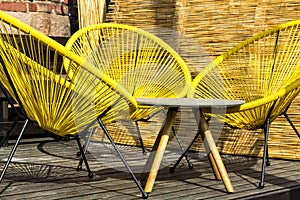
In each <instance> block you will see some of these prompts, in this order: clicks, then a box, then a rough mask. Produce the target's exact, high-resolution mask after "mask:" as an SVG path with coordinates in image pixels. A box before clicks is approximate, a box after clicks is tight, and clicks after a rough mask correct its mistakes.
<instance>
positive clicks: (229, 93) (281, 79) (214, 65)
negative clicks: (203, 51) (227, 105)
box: [188, 20, 300, 129]
mask: <svg viewBox="0 0 300 200" xmlns="http://www.w3.org/2000/svg"><path fill="white" fill-rule="evenodd" d="M299 24H300V21H299V20H298V21H293V22H289V23H286V24H282V25H279V26H277V27H274V28H272V29H270V30H267V31H264V32H261V33H259V34H257V35H255V36H253V37H251V38H249V39H247V40H245V41H244V42H242V43H240V44H238V45H237V46H236V47H234V48H232V49H231V50H229V51H228V52H226V53H224V54H222V55H221V56H219V57H217V58H216V59H215V60H214V61H213V62H211V63H210V64H209V65H208V66H207V67H206V68H205V69H204V70H203V71H201V72H200V73H199V74H198V75H197V77H196V78H195V79H194V80H193V82H192V86H191V87H192V89H191V90H190V92H189V94H188V96H189V97H197V98H220V99H239V100H244V101H245V102H246V103H245V104H243V105H241V107H240V110H239V112H235V113H230V114H227V115H226V117H224V116H218V115H216V117H218V118H220V119H221V120H223V121H225V122H226V123H228V124H230V125H231V126H235V127H239V128H245V129H257V128H262V127H263V125H264V123H265V121H266V118H267V116H268V114H270V116H271V121H273V120H275V119H276V118H277V117H278V116H279V115H280V114H281V113H282V112H283V111H284V110H285V109H286V108H287V106H288V105H289V104H290V103H291V102H292V101H293V99H294V98H295V96H296V95H298V93H299V91H300V90H299V86H300V80H299V78H300V76H299V75H300V27H299Z"/></svg>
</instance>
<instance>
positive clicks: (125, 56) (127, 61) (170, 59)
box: [65, 23, 192, 166]
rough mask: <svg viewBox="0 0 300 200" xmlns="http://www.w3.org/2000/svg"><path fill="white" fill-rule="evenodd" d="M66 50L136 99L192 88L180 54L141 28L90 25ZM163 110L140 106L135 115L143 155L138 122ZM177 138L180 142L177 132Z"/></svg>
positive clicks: (169, 95) (176, 94) (171, 94)
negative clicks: (103, 74) (82, 59)
mask: <svg viewBox="0 0 300 200" xmlns="http://www.w3.org/2000/svg"><path fill="white" fill-rule="evenodd" d="M66 47H67V48H68V49H70V50H71V51H73V52H75V53H76V54H77V55H80V56H81V57H85V58H87V59H89V60H90V62H93V63H95V65H96V66H97V67H99V70H100V71H103V72H104V73H105V74H107V75H108V76H109V77H111V78H112V79H114V80H115V81H117V82H118V84H120V85H122V86H123V87H124V88H125V89H127V90H128V91H129V92H130V94H131V95H132V96H133V97H134V98H175V97H185V96H186V93H187V91H188V89H189V86H190V82H191V75H190V71H189V69H188V67H187V65H186V63H185V62H184V60H183V59H182V58H181V57H180V56H179V55H178V53H177V52H176V51H175V50H174V49H172V48H171V47H170V46H169V45H168V44H166V43H165V42H164V41H162V40H161V39H160V38H158V37H156V36H155V35H153V34H151V33H150V32H148V31H144V30H142V29H139V28H137V27H133V26H128V25H123V24H113V23H102V24H95V25H90V26H87V27H83V28H81V29H80V30H79V31H77V32H76V33H74V34H73V35H72V36H71V37H70V39H69V40H68V42H67V44H66ZM70 66H71V65H69V63H68V61H67V60H66V65H65V67H66V71H69V76H70V77H72V76H73V74H76V69H75V68H72V67H71V68H70ZM161 110H163V107H150V106H138V108H137V110H136V112H135V113H133V114H132V115H131V119H132V120H133V121H134V122H135V124H136V128H137V133H138V136H139V138H140V143H141V147H142V150H143V152H145V149H144V145H143V140H142V136H141V133H140V130H139V126H138V121H139V120H145V119H149V118H150V117H151V116H153V115H154V114H155V113H157V112H158V111H161ZM174 133H175V131H174ZM175 136H176V139H178V137H177V135H176V133H175ZM179 144H180V142H179ZM180 146H181V145H180ZM181 147H182V146H181ZM187 160H188V159H187ZM188 162H189V161H188ZM189 166H192V165H191V164H190V163H189Z"/></svg>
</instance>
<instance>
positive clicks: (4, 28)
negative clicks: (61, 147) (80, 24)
mask: <svg viewBox="0 0 300 200" xmlns="http://www.w3.org/2000/svg"><path fill="white" fill-rule="evenodd" d="M0 23H1V24H0V58H1V59H0V60H1V65H0V81H1V83H2V84H3V85H4V87H5V88H6V90H7V91H8V92H9V93H10V94H11V96H12V97H13V98H14V99H15V100H16V101H17V102H18V103H19V104H20V105H21V106H22V107H23V109H24V112H25V115H26V117H27V118H29V119H30V120H32V121H35V122H36V123H38V124H39V125H40V126H41V127H42V128H44V129H46V130H49V131H51V132H53V133H56V134H58V135H66V134H75V133H78V131H81V130H82V129H84V128H85V127H86V126H87V125H89V124H90V123H91V122H93V121H95V120H96V117H97V116H98V115H100V114H102V113H104V112H107V110H110V111H109V112H107V115H106V118H104V120H106V121H113V120H115V119H117V118H118V117H123V115H122V114H123V113H122V111H124V110H127V111H128V110H129V111H128V112H130V111H134V110H135V108H136V102H135V100H134V98H133V97H132V96H131V95H130V94H129V93H128V92H127V91H126V90H125V89H124V88H122V87H121V86H120V85H118V84H117V83H116V82H115V81H114V80H112V79H111V78H109V77H108V76H106V75H105V74H103V73H100V72H99V70H96V68H95V67H94V66H93V65H92V64H91V63H88V62H87V61H84V60H83V59H82V58H81V57H79V56H77V55H76V54H74V53H73V52H71V51H69V50H68V49H66V48H65V47H64V46H63V45H61V44H59V43H57V42H56V41H54V40H52V39H51V38H49V37H47V36H46V35H44V34H42V33H40V32H39V31H37V30H35V29H33V28H32V27H30V26H28V25H26V24H25V23H22V22H21V21H19V20H17V19H16V18H14V17H12V16H10V15H8V14H7V13H5V12H3V11H0ZM64 59H68V60H69V62H70V64H71V65H72V66H77V68H78V70H79V71H78V75H79V76H78V77H75V76H74V77H72V78H73V79H74V80H76V82H77V85H74V84H73V83H72V82H70V81H69V77H68V76H67V74H66V73H65V71H64V67H63V60H64ZM95 90H96V91H97V92H95ZM94 93H97V95H93V96H91V94H94Z"/></svg>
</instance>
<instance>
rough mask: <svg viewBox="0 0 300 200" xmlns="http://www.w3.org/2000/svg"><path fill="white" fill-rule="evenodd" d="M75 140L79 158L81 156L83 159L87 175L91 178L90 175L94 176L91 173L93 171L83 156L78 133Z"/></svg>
mask: <svg viewBox="0 0 300 200" xmlns="http://www.w3.org/2000/svg"><path fill="white" fill-rule="evenodd" d="M76 141H77V144H78V147H79V150H80V154H81V158H82V160H83V161H84V164H85V166H86V169H87V172H88V176H89V177H90V178H92V177H93V176H94V174H93V173H92V172H91V170H90V167H89V164H88V161H87V159H86V157H85V153H84V150H83V147H82V145H81V142H80V137H79V136H78V135H77V136H76ZM77 169H78V168H77Z"/></svg>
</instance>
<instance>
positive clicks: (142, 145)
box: [135, 121, 146, 154]
mask: <svg viewBox="0 0 300 200" xmlns="http://www.w3.org/2000/svg"><path fill="white" fill-rule="evenodd" d="M135 127H136V130H137V134H138V137H139V140H140V144H141V148H142V152H143V154H145V153H146V150H145V146H144V142H143V138H142V135H141V131H140V127H139V124H138V122H137V121H135Z"/></svg>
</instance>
